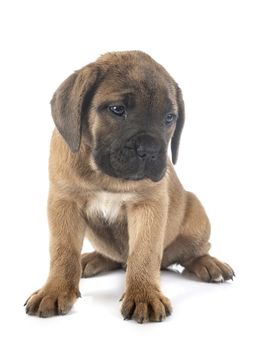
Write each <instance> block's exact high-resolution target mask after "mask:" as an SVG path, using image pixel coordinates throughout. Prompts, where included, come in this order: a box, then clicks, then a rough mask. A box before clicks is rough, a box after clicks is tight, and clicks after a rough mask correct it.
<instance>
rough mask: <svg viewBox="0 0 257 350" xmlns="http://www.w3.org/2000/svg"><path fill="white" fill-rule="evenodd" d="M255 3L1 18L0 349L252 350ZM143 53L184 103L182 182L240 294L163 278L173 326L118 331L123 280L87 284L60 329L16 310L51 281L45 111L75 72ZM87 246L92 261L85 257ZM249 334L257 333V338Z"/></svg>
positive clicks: (4, 5)
mask: <svg viewBox="0 0 257 350" xmlns="http://www.w3.org/2000/svg"><path fill="white" fill-rule="evenodd" d="M255 5H256V1H247V0H242V1H236V0H234V1H229V0H228V1H225V0H224V1H217V0H216V1H207V0H203V1H197V0H194V1H183V0H180V1H168V0H167V1H164V0H158V1H150V0H147V1H139V0H136V1H135V0H130V1H115V0H108V1H99V0H91V1H86V0H84V1H76V0H72V1H64V0H62V1H54V0H53V1H26V0H24V1H12V0H8V1H5V2H4V1H2V2H1V5H0V6H1V7H0V26H1V28H0V35H1V41H0V45H1V46H0V50H1V53H0V60H1V64H0V89H1V91H0V96H1V102H0V118H1V136H0V142H1V145H0V152H1V155H0V162H1V163H0V164H1V171H0V176H1V182H0V184H1V226H0V231H1V236H0V237H1V238H0V239H1V242H0V250H1V251H0V252H1V253H0V259H1V262H0V268H1V287H0V293H1V312H0V321H1V324H2V325H1V338H0V347H1V348H2V349H14V348H15V347H16V348H17V347H19V348H22V349H29V350H30V349H47V348H49V349H52V348H54V347H58V348H63V349H68V348H71V347H72V348H76V347H80V348H92V347H93V348H94V349H95V348H97V349H98V348H100V347H104V348H105V349H124V348H125V349H130V348H134V349H137V348H141V349H142V348H148V349H155V348H163V347H164V346H165V348H169V349H186V348H190V349H206V348H208V349H217V348H218V347H219V348H231V349H233V348H235V347H237V348H241V347H244V348H245V349H256V346H257V343H256V335H255V334H254V333H256V311H257V307H256V294H257V293H256V292H257V290H256V234H257V229H256V226H257V225H256V196H257V190H256V178H257V171H256V150H257V141H256V134H257V123H256V118H257V103H256V102H257V101H256V100H257V98H256V83H257V69H256V65H257V53H256V42H257V40H256V33H257V25H256V23H257V20H256V18H257V13H256V9H255ZM129 49H139V50H143V51H146V52H147V53H149V54H150V55H152V56H153V58H155V59H156V60H157V61H159V62H160V63H161V64H163V65H164V66H165V67H166V69H167V70H168V71H169V72H170V73H171V75H172V76H173V77H174V78H175V79H176V80H177V82H178V83H179V84H180V86H181V87H182V90H183V92H184V99H185V104H186V116H187V120H186V126H185V129H184V132H183V135H182V143H181V148H180V154H179V160H178V164H177V166H176V170H177V172H178V174H179V177H180V179H181V181H182V183H183V184H184V186H185V188H186V189H190V190H192V191H194V192H195V193H196V194H197V195H198V196H199V198H200V199H201V200H202V202H203V203H204V205H205V208H206V210H207V212H208V214H209V217H210V219H211V222H212V238H211V241H212V251H211V252H212V254H213V255H215V256H217V257H219V258H220V259H221V260H224V261H226V262H228V263H230V264H231V265H232V267H233V268H234V270H235V271H236V275H237V277H236V279H235V280H234V282H228V283H226V284H223V285H210V284H204V283H201V282H198V281H196V280H195V279H193V278H192V277H190V276H184V275H180V274H177V273H174V272H165V273H162V277H161V280H162V289H163V291H164V293H165V294H166V295H167V296H168V297H170V298H171V301H172V304H173V308H174V313H173V316H171V317H169V318H168V319H167V320H166V321H165V322H163V323H158V324H157V323H156V324H145V325H138V324H136V323H135V322H134V321H126V322H125V321H123V320H122V317H121V315H120V312H119V308H120V304H119V302H118V299H119V297H120V296H121V294H122V291H123V282H124V273H123V272H115V273H112V274H107V275H104V276H99V277H96V278H93V279H88V280H83V281H81V285H80V290H81V293H82V296H83V297H82V298H81V299H80V300H79V301H78V302H77V303H76V305H75V307H74V308H73V310H72V312H71V313H70V314H69V315H67V316H64V317H55V318H51V319H39V318H35V317H29V316H27V315H26V314H25V312H24V309H23V307H22V305H23V303H24V301H25V299H26V298H27V297H28V296H29V295H30V293H32V292H33V291H34V290H35V289H37V288H39V287H40V286H41V285H42V284H43V282H44V281H45V279H46V277H47V272H48V259H49V257H48V226H47V217H46V200H47V191H48V174H47V167H48V165H47V161H48V153H49V140H50V137H51V132H52V129H53V122H52V119H51V115H50V108H49V101H50V99H51V96H52V94H53V92H54V90H55V89H56V88H57V86H58V85H59V84H60V83H61V82H62V81H63V80H64V79H65V78H66V77H67V76H68V75H69V74H70V73H72V72H73V70H75V69H78V68H80V67H81V66H83V65H85V64H87V63H89V62H91V61H93V60H95V59H96V58H97V57H98V56H99V55H100V54H102V53H105V52H106V51H113V50H129ZM89 249H90V246H89V244H88V243H86V244H85V250H89ZM254 324H255V326H254Z"/></svg>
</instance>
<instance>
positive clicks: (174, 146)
mask: <svg viewBox="0 0 257 350" xmlns="http://www.w3.org/2000/svg"><path fill="white" fill-rule="evenodd" d="M176 93H177V104H178V119H177V122H176V129H175V132H174V134H173V137H172V140H171V154H172V163H173V164H176V162H177V159H178V149H179V141H180V136H181V133H182V129H183V126H184V122H185V106H184V101H183V96H182V92H181V89H180V88H179V87H178V86H177V87H176Z"/></svg>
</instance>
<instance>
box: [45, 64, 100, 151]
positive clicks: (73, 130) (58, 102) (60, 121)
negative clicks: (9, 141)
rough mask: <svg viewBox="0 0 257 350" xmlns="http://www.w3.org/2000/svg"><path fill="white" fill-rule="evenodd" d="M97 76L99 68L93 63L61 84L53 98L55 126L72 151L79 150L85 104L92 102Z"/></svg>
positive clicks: (52, 107) (52, 106)
mask: <svg viewBox="0 0 257 350" xmlns="http://www.w3.org/2000/svg"><path fill="white" fill-rule="evenodd" d="M97 78H98V69H97V67H96V66H95V65H94V63H91V64H89V65H87V66H86V67H84V68H82V69H80V70H78V71H76V72H75V73H73V74H72V75H70V76H69V77H68V78H67V79H66V80H65V81H64V82H63V83H62V84H61V85H60V86H59V88H58V89H57V90H56V92H55V93H54V95H53V98H52V100H51V110H52V116H53V120H54V123H55V126H56V128H57V129H58V131H59V132H60V134H61V135H62V137H63V138H64V140H65V141H66V143H67V144H68V145H69V147H70V149H71V151H72V152H77V151H78V150H79V147H80V140H81V118H82V114H83V113H84V111H85V108H84V107H85V106H84V105H85V101H86V103H90V99H91V98H92V96H93V91H94V88H95V86H96V83H97Z"/></svg>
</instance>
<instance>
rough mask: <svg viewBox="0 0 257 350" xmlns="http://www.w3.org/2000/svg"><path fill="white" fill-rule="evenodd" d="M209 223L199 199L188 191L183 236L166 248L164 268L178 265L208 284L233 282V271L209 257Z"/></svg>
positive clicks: (226, 265) (181, 229)
mask: <svg viewBox="0 0 257 350" xmlns="http://www.w3.org/2000/svg"><path fill="white" fill-rule="evenodd" d="M209 237H210V224H209V220H208V217H207V215H206V213H205V211H204V209H203V207H202V205H201V203H200V201H199V200H198V199H197V197H196V196H195V195H194V194H192V193H190V192H187V205H186V208H185V215H184V220H183V222H182V225H181V228H180V234H179V235H178V237H177V238H176V239H175V241H174V242H172V243H171V244H170V245H169V246H168V247H166V248H165V250H164V253H163V258H162V264H161V267H162V269H165V268H166V267H168V266H169V265H171V264H173V263H179V264H180V265H182V266H184V267H185V268H186V269H187V270H188V271H189V272H192V273H194V274H195V275H196V276H197V277H198V278H199V279H201V280H202V281H205V282H223V281H225V280H229V279H233V276H234V271H233V270H232V268H231V267H230V266H229V265H228V264H225V263H223V262H221V261H219V260H218V259H216V258H214V257H212V256H210V255H209V254H208V252H209V249H210V246H211V245H210V243H209Z"/></svg>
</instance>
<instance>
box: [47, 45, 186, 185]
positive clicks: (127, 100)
mask: <svg viewBox="0 0 257 350" xmlns="http://www.w3.org/2000/svg"><path fill="white" fill-rule="evenodd" d="M51 106H52V115H53V119H54V122H55V125H56V127H57V129H58V131H59V132H60V134H61V135H62V136H63V138H64V140H65V141H66V143H67V144H68V145H69V147H70V149H71V151H72V152H77V151H79V148H80V144H81V142H85V143H86V144H87V145H88V146H89V147H90V149H91V150H92V152H91V156H92V160H93V163H94V166H95V167H96V168H97V169H98V170H100V171H101V172H103V173H104V174H107V175H109V176H113V177H118V178H122V179H129V180H141V179H144V178H150V179H151V180H152V181H159V180H160V179H161V178H162V177H163V176H164V174H165V171H166V161H167V147H168V144H169V141H170V140H171V151H172V160H173V163H176V161H177V156H178V147H179V140H180V135H181V131H182V128H183V124H184V103H183V99H182V94H181V91H180V89H179V87H178V85H177V84H176V83H175V81H174V80H173V79H172V78H171V77H170V75H169V74H168V73H167V72H166V70H165V69H164V68H163V67H162V66H161V65H159V64H158V63H157V62H155V61H154V60H153V59H152V58H151V57H150V56H148V55H147V54H145V53H143V52H140V51H129V52H117V53H108V54H106V55H104V56H101V57H100V58H99V59H98V60H97V61H96V62H94V63H91V64H89V65H87V66H85V67H84V68H82V69H80V70H79V71H76V72H75V73H74V74H72V75H71V76H70V77H68V78H67V79H66V80H65V81H64V82H63V83H62V84H61V86H60V87H59V88H58V89H57V91H56V92H55V94H54V96H53V99H52V101H51Z"/></svg>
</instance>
